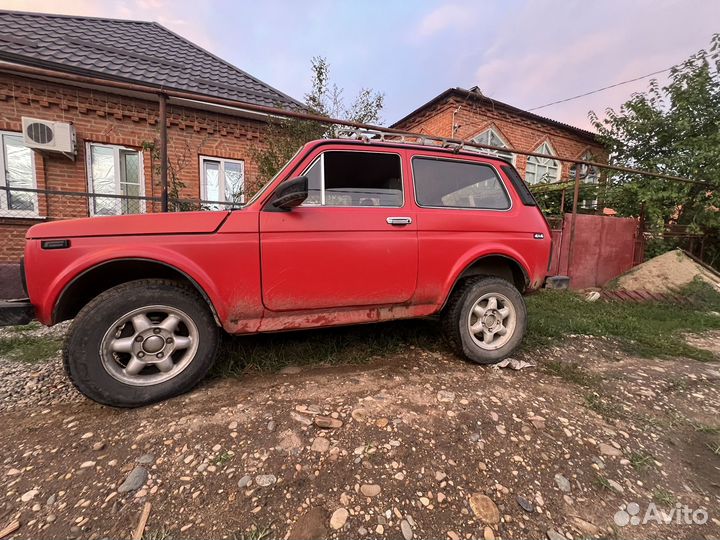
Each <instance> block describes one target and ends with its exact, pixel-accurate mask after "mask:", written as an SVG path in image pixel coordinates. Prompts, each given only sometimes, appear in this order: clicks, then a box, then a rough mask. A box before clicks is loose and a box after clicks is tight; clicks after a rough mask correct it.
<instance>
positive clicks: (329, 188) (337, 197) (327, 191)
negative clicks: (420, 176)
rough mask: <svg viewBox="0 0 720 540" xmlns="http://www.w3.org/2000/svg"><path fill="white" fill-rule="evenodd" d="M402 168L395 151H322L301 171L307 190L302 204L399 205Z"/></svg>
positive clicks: (401, 187)
mask: <svg viewBox="0 0 720 540" xmlns="http://www.w3.org/2000/svg"><path fill="white" fill-rule="evenodd" d="M401 170H402V167H401V162H400V156H399V155H397V154H388V153H381V152H347V151H334V150H331V151H328V152H323V153H322V154H320V155H319V156H318V157H317V158H316V159H315V161H313V163H312V164H311V165H310V167H308V168H307V169H306V170H305V172H304V173H303V175H304V176H307V177H308V191H309V194H308V198H307V199H306V200H305V202H304V203H303V206H381V207H400V206H402V205H403V186H402V173H401Z"/></svg>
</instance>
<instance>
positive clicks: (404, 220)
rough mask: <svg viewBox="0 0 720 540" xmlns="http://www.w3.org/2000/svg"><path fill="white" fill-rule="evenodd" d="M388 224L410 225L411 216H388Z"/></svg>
mask: <svg viewBox="0 0 720 540" xmlns="http://www.w3.org/2000/svg"><path fill="white" fill-rule="evenodd" d="M386 221H387V222H388V223H389V224H390V225H410V224H411V223H412V218H409V217H389V218H387V220H386Z"/></svg>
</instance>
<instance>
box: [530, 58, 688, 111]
mask: <svg viewBox="0 0 720 540" xmlns="http://www.w3.org/2000/svg"><path fill="white" fill-rule="evenodd" d="M673 67H675V66H672V67H669V68H665V69H661V70H660V71H653V72H652V73H648V74H647V75H643V76H642V77H635V78H634V79H628V80H627V81H622V82H619V83H615V84H611V85H610V86H604V87H602V88H598V89H597V90H592V91H590V92H585V93H584V94H578V95H577V96H572V97H569V98H565V99H559V100H557V101H553V102H551V103H546V104H545V105H540V106H539V107H533V108H532V109H528V111H537V110H538V109H544V108H545V107H550V105H557V104H558V103H565V102H566V101H572V100H574V99H579V98H581V97H585V96H589V95H592V94H597V93H598V92H602V91H604V90H609V89H610V88H615V87H616V86H622V85H623V84H629V83H631V82H635V81H641V80H642V79H647V78H648V77H652V76H653V75H660V74H661V73H665V72H667V71H670V70H671V69H672V68H673Z"/></svg>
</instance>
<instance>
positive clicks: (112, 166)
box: [88, 143, 145, 216]
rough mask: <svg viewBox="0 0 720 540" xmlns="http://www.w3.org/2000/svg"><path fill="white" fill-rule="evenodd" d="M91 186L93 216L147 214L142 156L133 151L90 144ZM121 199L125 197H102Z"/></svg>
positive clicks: (89, 168)
mask: <svg viewBox="0 0 720 540" xmlns="http://www.w3.org/2000/svg"><path fill="white" fill-rule="evenodd" d="M88 176H89V178H88V183H89V189H90V192H91V193H93V194H94V196H93V197H92V198H91V200H90V214H91V215H93V216H117V215H120V214H138V213H141V212H144V211H145V201H144V200H141V199H136V198H131V197H143V196H144V195H145V186H144V180H143V168H142V153H141V152H139V151H138V150H133V149H132V148H125V147H123V146H112V145H107V144H95V143H90V144H88ZM102 195H120V196H122V197H126V198H121V197H103V196H102Z"/></svg>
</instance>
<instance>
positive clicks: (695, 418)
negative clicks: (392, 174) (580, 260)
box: [0, 333, 720, 540]
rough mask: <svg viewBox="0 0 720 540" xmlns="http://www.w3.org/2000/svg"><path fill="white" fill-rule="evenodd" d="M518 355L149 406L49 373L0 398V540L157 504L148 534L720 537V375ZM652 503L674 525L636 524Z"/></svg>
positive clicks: (641, 362) (433, 362) (685, 365)
mask: <svg viewBox="0 0 720 540" xmlns="http://www.w3.org/2000/svg"><path fill="white" fill-rule="evenodd" d="M692 339H694V340H695V341H694V343H695V344H696V345H698V346H704V345H706V346H707V347H709V348H711V349H712V348H713V347H714V350H715V351H716V352H717V353H718V354H720V351H718V349H717V343H718V342H720V334H717V333H716V334H706V335H703V336H695V337H693V338H692ZM518 358H520V359H522V360H526V361H530V362H533V363H536V364H537V367H533V368H528V369H523V370H522V371H512V370H509V369H493V368H489V367H481V366H476V365H472V364H469V363H467V362H465V361H463V360H460V359H458V358H456V357H454V356H452V355H450V354H446V353H442V352H441V353H437V352H428V351H424V350H419V349H408V350H406V351H405V352H404V353H402V354H398V355H395V356H393V357H389V358H385V359H382V360H378V361H376V362H374V363H370V364H366V365H361V366H340V367H337V366H336V367H323V366H316V367H310V368H303V369H300V368H286V369H285V370H284V372H281V373H279V374H272V375H248V376H244V377H241V378H239V379H216V380H212V381H208V382H206V383H204V384H202V385H201V386H200V387H199V388H197V389H196V390H195V391H193V392H192V393H190V394H188V395H186V396H182V397H179V398H176V399H173V400H170V401H167V402H165V403H161V404H158V405H155V406H151V407H146V408H143V409H137V410H114V409H111V408H107V407H102V406H99V405H96V404H94V403H91V402H89V401H86V400H84V399H83V398H81V397H79V396H77V395H76V394H75V392H74V390H71V389H68V388H67V387H66V386H65V385H66V383H65V382H63V381H64V379H63V378H62V376H61V375H60V374H59V369H60V367H59V365H58V364H57V362H54V363H53V365H52V366H51V367H50V368H48V369H51V370H55V371H58V374H57V376H56V375H54V374H50V375H48V374H47V373H45V372H43V373H44V374H43V375H42V376H38V377H37V380H31V381H28V382H27V383H23V384H32V385H33V386H31V387H29V388H28V390H27V392H24V394H25V395H26V396H30V398H27V397H26V398H25V400H24V401H22V402H21V403H22V405H21V406H18V405H17V403H18V401H17V400H14V399H0V423H1V424H2V426H3V427H2V434H3V435H2V438H1V440H0V493H1V494H2V496H1V498H0V499H1V500H0V529H2V528H3V527H4V526H5V525H6V524H8V523H10V522H12V521H13V520H16V519H18V520H19V521H20V523H21V525H20V528H19V529H18V530H17V532H15V533H14V534H13V535H12V536H11V537H12V538H69V537H73V538H90V539H95V538H127V537H130V535H131V533H132V531H133V529H134V528H135V527H136V525H137V523H138V521H139V519H140V515H141V512H142V510H143V507H144V505H145V503H146V502H149V503H151V510H150V514H149V519H148V521H147V526H146V528H145V538H263V537H267V538H359V537H366V538H393V539H400V538H404V539H405V540H409V539H412V538H441V539H442V538H449V539H450V540H458V539H460V538H465V539H471V538H485V539H489V538H541V537H542V538H545V537H547V538H550V540H556V539H560V538H567V539H574V538H582V537H604V538H607V537H611V538H666V537H673V538H706V539H710V538H718V537H720V455H719V454H720V436H719V430H718V428H719V426H720V419H719V418H718V407H719V406H720V385H719V384H718V381H720V366H719V365H718V364H717V363H701V362H697V361H693V360H683V359H673V360H661V359H642V358H632V357H628V356H626V355H624V354H623V353H621V352H620V351H619V350H618V348H617V347H616V346H615V345H614V344H613V342H611V341H609V340H601V339H591V338H587V337H582V336H570V337H568V338H567V340H566V341H565V342H564V343H563V344H562V346H559V347H556V348H551V349H544V350H542V351H540V352H535V353H532V354H530V353H525V354H522V355H520V356H519V357H518ZM0 365H2V368H3V369H5V370H6V371H5V373H10V372H11V371H12V370H13V369H17V370H19V369H21V368H19V367H17V366H15V365H14V364H13V365H11V364H10V363H9V361H0ZM22 369H23V370H24V373H26V374H27V375H26V377H29V378H30V379H32V377H33V375H32V373H28V369H27V367H26V366H23V367H22ZM8 370H9V371H8ZM22 388H24V387H21V389H22ZM16 393H22V392H16ZM48 395H50V396H53V397H52V398H48ZM318 424H320V425H322V426H325V427H319V425H318ZM327 426H332V427H327ZM632 503H636V504H637V505H638V506H639V512H636V511H635V510H636V508H635V506H633V505H632ZM651 503H653V504H655V505H657V508H658V509H659V511H661V512H663V513H664V516H665V517H668V518H669V520H670V523H669V524H659V523H658V521H660V519H661V516H660V515H657V514H656V519H655V520H654V521H651V522H650V523H646V524H638V525H635V524H633V522H631V523H630V524H627V525H625V524H624V523H626V522H627V520H626V521H625V522H623V515H624V516H626V517H628V518H629V516H630V515H631V514H632V515H637V516H638V517H640V518H642V517H643V516H644V515H645V512H646V509H647V508H648V506H649V505H650V504H651ZM678 506H680V507H681V508H682V507H684V506H687V507H689V508H690V509H692V510H695V511H704V512H705V514H704V515H705V517H706V519H707V521H706V522H705V523H704V524H692V523H690V524H685V523H683V522H682V519H680V517H679V516H680V513H679V511H678V510H677V508H678ZM624 509H627V510H628V512H629V514H626V513H624V512H623V510H624ZM673 511H674V513H673V514H671V512H673ZM618 513H619V514H618ZM616 514H617V515H618V516H619V517H616ZM702 515H703V514H702V513H699V514H697V516H698V517H700V518H701V517H702ZM616 519H619V521H616ZM618 523H620V525H619V524H618ZM263 535H265V536H263Z"/></svg>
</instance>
